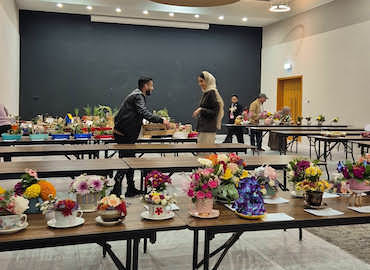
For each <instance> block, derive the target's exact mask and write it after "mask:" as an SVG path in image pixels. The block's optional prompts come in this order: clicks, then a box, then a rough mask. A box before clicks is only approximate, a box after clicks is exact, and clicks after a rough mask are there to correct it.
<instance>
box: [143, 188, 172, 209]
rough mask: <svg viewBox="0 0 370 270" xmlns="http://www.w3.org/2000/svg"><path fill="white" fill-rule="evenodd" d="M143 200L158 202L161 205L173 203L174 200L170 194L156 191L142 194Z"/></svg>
mask: <svg viewBox="0 0 370 270" xmlns="http://www.w3.org/2000/svg"><path fill="white" fill-rule="evenodd" d="M144 201H145V202H147V203H149V204H157V205H159V204H160V205H162V206H166V205H169V204H172V203H175V200H174V198H173V197H172V196H169V195H164V194H162V193H160V192H158V191H151V192H150V193H149V194H146V195H145V196H144Z"/></svg>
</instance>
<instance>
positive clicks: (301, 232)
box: [299, 228, 303, 241]
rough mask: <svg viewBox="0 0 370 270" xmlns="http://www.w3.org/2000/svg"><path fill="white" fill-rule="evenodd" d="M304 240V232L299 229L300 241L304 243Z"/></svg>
mask: <svg viewBox="0 0 370 270" xmlns="http://www.w3.org/2000/svg"><path fill="white" fill-rule="evenodd" d="M302 238H303V231H302V228H299V241H302Z"/></svg>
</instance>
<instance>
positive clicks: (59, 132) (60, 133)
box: [51, 119, 71, 140]
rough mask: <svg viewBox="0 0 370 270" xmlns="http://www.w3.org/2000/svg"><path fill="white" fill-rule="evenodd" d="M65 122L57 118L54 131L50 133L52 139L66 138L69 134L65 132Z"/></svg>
mask: <svg viewBox="0 0 370 270" xmlns="http://www.w3.org/2000/svg"><path fill="white" fill-rule="evenodd" d="M64 127H65V122H64V120H63V119H58V122H57V124H56V126H55V129H54V133H52V134H51V137H52V139H53V140H68V139H69V137H70V136H71V134H70V133H66V132H65V130H64Z"/></svg>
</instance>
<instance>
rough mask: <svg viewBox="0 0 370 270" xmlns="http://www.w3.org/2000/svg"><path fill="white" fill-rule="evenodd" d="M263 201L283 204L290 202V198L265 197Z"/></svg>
mask: <svg viewBox="0 0 370 270" xmlns="http://www.w3.org/2000/svg"><path fill="white" fill-rule="evenodd" d="M263 201H264V202H265V203H266V204H282V203H287V202H289V200H287V199H284V198H281V197H277V198H274V199H263Z"/></svg>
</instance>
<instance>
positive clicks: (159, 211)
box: [155, 207, 163, 216]
mask: <svg viewBox="0 0 370 270" xmlns="http://www.w3.org/2000/svg"><path fill="white" fill-rule="evenodd" d="M155 213H156V214H157V215H158V216H160V215H161V214H162V213H163V209H162V207H157V208H156V209H155Z"/></svg>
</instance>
